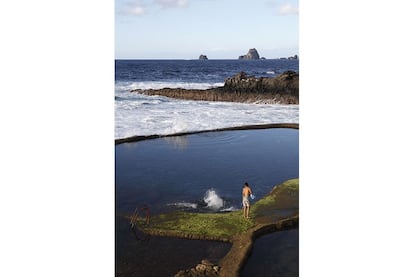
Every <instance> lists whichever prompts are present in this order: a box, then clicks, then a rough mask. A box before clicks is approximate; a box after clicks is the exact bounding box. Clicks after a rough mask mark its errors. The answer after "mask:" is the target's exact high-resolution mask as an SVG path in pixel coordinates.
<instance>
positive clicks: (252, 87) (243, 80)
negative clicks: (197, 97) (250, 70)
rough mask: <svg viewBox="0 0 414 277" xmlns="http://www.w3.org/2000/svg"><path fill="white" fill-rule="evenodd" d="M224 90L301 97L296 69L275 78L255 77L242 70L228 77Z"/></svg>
mask: <svg viewBox="0 0 414 277" xmlns="http://www.w3.org/2000/svg"><path fill="white" fill-rule="evenodd" d="M223 90H224V91H229V92H255V93H279V94H285V95H293V96H297V97H299V74H298V73H296V72H295V71H285V72H284V73H282V74H280V75H278V76H276V77H273V78H264V77H262V78H255V77H254V76H248V75H247V74H246V73H245V72H240V73H238V74H236V75H234V76H233V77H230V78H227V79H226V81H225V83H224V87H223Z"/></svg>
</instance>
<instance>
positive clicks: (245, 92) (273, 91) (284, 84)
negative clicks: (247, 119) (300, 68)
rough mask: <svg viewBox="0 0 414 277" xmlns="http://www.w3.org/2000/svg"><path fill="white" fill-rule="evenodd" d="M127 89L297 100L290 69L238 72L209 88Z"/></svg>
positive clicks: (230, 99) (208, 98) (217, 97)
mask: <svg viewBox="0 0 414 277" xmlns="http://www.w3.org/2000/svg"><path fill="white" fill-rule="evenodd" d="M131 92H135V93H141V94H145V95H161V96H166V97H170V98H178V99H185V100H197V101H224V102H242V103H256V104H299V74H298V73H296V72H294V71H285V72H284V73H282V74H280V75H278V76H276V77H273V78H267V77H259V78H256V77H254V76H248V75H247V74H246V73H245V72H240V73H238V74H236V75H234V76H232V77H230V78H227V79H226V80H225V83H224V86H222V87H217V88H211V89H205V90H201V89H183V88H163V89H145V90H144V89H135V90H132V91H131Z"/></svg>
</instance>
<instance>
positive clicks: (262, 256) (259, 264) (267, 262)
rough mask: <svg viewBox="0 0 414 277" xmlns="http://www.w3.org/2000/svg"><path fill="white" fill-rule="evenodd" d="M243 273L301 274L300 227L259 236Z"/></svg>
mask: <svg viewBox="0 0 414 277" xmlns="http://www.w3.org/2000/svg"><path fill="white" fill-rule="evenodd" d="M241 275H242V277H250V276H261V277H273V276H278V277H297V276H299V229H292V230H287V231H280V232H275V233H272V234H268V235H265V236H263V237H260V238H258V239H257V240H256V241H255V243H254V247H253V251H252V255H251V256H250V257H249V259H248V260H247V263H246V264H245V266H244V268H243V270H242V274H241Z"/></svg>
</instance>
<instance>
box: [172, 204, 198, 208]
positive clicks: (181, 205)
mask: <svg viewBox="0 0 414 277" xmlns="http://www.w3.org/2000/svg"><path fill="white" fill-rule="evenodd" d="M170 205H171V206H176V207H179V208H192V209H197V204H196V203H189V202H178V203H172V204H170Z"/></svg>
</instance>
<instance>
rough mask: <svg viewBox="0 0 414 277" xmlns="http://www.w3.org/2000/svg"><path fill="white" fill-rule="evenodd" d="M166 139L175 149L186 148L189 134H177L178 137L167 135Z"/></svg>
mask: <svg viewBox="0 0 414 277" xmlns="http://www.w3.org/2000/svg"><path fill="white" fill-rule="evenodd" d="M164 140H165V141H166V142H167V143H168V144H170V145H172V146H173V147H174V149H182V150H184V149H186V148H187V147H188V138H187V136H177V137H166V138H164Z"/></svg>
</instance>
